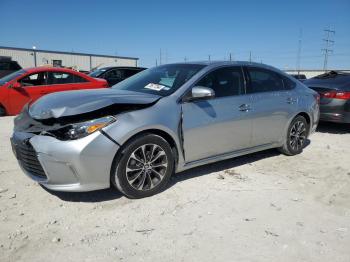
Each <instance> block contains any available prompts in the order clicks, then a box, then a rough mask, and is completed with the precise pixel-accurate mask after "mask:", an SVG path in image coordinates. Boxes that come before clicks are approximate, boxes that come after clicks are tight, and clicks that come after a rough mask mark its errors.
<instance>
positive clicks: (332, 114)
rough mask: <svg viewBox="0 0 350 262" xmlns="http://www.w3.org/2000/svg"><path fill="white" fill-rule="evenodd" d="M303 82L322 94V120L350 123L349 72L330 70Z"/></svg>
mask: <svg viewBox="0 0 350 262" xmlns="http://www.w3.org/2000/svg"><path fill="white" fill-rule="evenodd" d="M303 83H304V84H305V85H306V86H308V87H309V88H311V89H313V90H315V91H316V92H318V93H319V94H320V97H321V101H320V112H321V115H320V120H321V121H328V122H338V123H350V74H349V73H344V72H340V71H330V72H328V73H325V74H322V75H319V76H316V77H313V78H310V79H308V80H306V81H304V82H303Z"/></svg>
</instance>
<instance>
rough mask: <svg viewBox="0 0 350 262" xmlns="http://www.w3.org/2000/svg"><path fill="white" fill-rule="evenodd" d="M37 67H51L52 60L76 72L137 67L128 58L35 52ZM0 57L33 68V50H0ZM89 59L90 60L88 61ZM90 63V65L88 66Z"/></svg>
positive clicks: (133, 61)
mask: <svg viewBox="0 0 350 262" xmlns="http://www.w3.org/2000/svg"><path fill="white" fill-rule="evenodd" d="M35 53H36V62H37V66H43V65H47V64H49V65H52V61H53V60H62V66H66V67H74V68H76V69H77V70H86V71H89V70H90V66H91V67H92V68H95V67H97V66H100V67H104V66H137V60H136V59H131V58H130V59H129V58H114V57H103V56H93V55H92V56H91V58H90V55H80V54H60V53H51V52H42V51H35ZM0 56H9V57H12V60H15V61H17V62H18V63H19V64H20V66H22V67H23V68H26V67H34V66H35V63H34V60H35V59H34V50H33V51H25V50H12V49H2V48H0ZM90 59H91V60H90ZM90 62H91V65H90Z"/></svg>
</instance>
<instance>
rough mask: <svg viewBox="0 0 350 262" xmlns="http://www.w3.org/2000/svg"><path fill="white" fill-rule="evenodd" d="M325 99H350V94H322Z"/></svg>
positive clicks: (338, 92)
mask: <svg viewBox="0 0 350 262" xmlns="http://www.w3.org/2000/svg"><path fill="white" fill-rule="evenodd" d="M320 95H321V97H324V98H335V99H345V100H347V99H350V92H341V91H330V92H325V93H321V94H320Z"/></svg>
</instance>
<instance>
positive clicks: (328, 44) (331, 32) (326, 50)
mask: <svg viewBox="0 0 350 262" xmlns="http://www.w3.org/2000/svg"><path fill="white" fill-rule="evenodd" d="M323 31H324V32H325V33H326V38H325V39H322V40H323V41H324V42H325V45H326V46H325V48H323V49H321V51H323V53H324V62H323V70H324V71H327V64H328V55H329V54H330V53H332V52H333V49H331V46H333V45H334V40H332V39H331V36H332V35H335V31H334V30H330V29H324V30H323Z"/></svg>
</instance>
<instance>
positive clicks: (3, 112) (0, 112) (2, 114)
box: [0, 106, 6, 116]
mask: <svg viewBox="0 0 350 262" xmlns="http://www.w3.org/2000/svg"><path fill="white" fill-rule="evenodd" d="M0 116H6V110H5V108H3V107H2V106H0Z"/></svg>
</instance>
